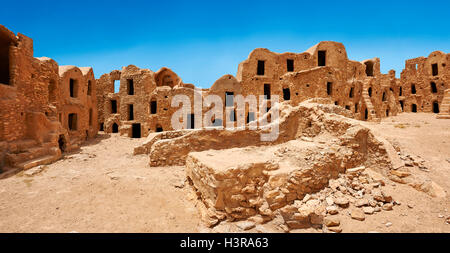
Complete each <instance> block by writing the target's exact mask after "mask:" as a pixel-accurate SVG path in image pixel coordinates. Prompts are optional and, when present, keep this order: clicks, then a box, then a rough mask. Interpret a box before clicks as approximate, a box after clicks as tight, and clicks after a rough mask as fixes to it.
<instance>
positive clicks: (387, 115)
mask: <svg viewBox="0 0 450 253" xmlns="http://www.w3.org/2000/svg"><path fill="white" fill-rule="evenodd" d="M386 117H389V109H386Z"/></svg>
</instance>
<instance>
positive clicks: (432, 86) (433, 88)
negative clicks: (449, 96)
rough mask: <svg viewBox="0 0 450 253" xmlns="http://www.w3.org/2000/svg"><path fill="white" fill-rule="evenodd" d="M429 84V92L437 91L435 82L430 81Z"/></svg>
mask: <svg viewBox="0 0 450 253" xmlns="http://www.w3.org/2000/svg"><path fill="white" fill-rule="evenodd" d="M430 86H431V93H437V92H438V90H437V86H436V83H435V82H431V83H430Z"/></svg>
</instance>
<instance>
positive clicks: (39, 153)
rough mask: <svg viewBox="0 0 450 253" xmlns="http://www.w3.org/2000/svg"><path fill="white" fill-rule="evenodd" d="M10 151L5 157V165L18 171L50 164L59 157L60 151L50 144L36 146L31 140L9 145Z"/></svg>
mask: <svg viewBox="0 0 450 253" xmlns="http://www.w3.org/2000/svg"><path fill="white" fill-rule="evenodd" d="M10 149H11V152H10V153H8V154H6V156H5V162H6V165H7V167H10V168H17V169H19V170H27V169H30V168H32V167H35V166H38V165H44V164H50V163H52V162H54V161H56V160H58V159H59V158H60V157H61V150H59V148H58V147H55V146H54V145H53V144H52V143H44V144H42V145H38V143H37V142H36V141H35V140H31V139H26V140H20V141H17V142H13V143H10Z"/></svg>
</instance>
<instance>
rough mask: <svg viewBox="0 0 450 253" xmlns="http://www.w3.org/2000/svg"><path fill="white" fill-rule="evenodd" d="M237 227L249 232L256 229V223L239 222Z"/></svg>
mask: <svg viewBox="0 0 450 253" xmlns="http://www.w3.org/2000/svg"><path fill="white" fill-rule="evenodd" d="M236 226H237V227H238V228H240V229H242V230H249V229H252V228H254V227H255V223H254V222H252V221H239V222H237V223H236Z"/></svg>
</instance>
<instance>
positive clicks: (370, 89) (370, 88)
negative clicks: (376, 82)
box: [367, 87, 372, 97]
mask: <svg viewBox="0 0 450 253" xmlns="http://www.w3.org/2000/svg"><path fill="white" fill-rule="evenodd" d="M367 92H368V93H369V97H372V87H369V89H368V90H367Z"/></svg>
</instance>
